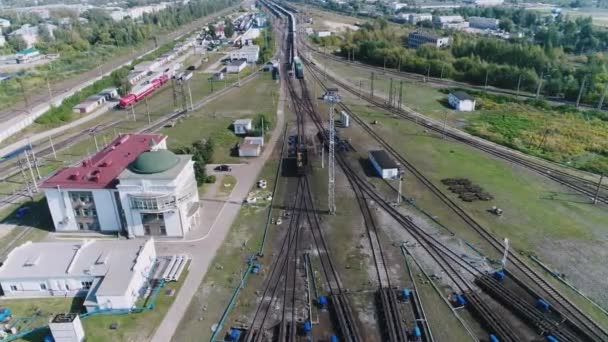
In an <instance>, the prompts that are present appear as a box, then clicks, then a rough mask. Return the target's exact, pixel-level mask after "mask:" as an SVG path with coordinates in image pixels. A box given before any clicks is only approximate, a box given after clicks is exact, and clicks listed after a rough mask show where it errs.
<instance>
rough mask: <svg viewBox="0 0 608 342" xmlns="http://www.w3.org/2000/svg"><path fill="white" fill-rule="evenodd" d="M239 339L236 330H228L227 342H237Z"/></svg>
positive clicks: (239, 333)
mask: <svg viewBox="0 0 608 342" xmlns="http://www.w3.org/2000/svg"><path fill="white" fill-rule="evenodd" d="M240 337H241V331H240V330H239V329H237V328H232V329H230V334H228V341H238V340H239V338H240Z"/></svg>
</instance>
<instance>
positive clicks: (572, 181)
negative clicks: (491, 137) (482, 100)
mask: <svg viewBox="0 0 608 342" xmlns="http://www.w3.org/2000/svg"><path fill="white" fill-rule="evenodd" d="M303 60H305V58H303ZM308 62H309V61H308ZM308 65H309V68H314V69H316V70H317V71H318V72H320V73H322V71H321V70H320V68H319V67H318V66H315V65H312V64H310V63H308ZM324 76H325V77H326V78H327V79H328V80H329V81H331V82H332V83H334V84H336V85H338V86H340V87H341V88H343V89H345V90H347V91H348V92H350V93H352V94H354V95H356V96H358V97H360V98H361V99H363V100H365V101H367V102H369V103H370V104H372V105H374V106H377V107H379V108H382V109H384V110H387V111H388V112H390V113H392V114H394V115H397V116H399V117H401V118H404V119H406V120H409V121H411V122H415V123H416V124H419V125H421V126H423V127H425V129H427V130H431V131H434V132H436V133H437V134H440V135H442V136H445V137H449V138H451V139H453V140H455V141H458V142H461V143H464V144H466V145H469V146H471V147H474V148H476V149H479V150H482V151H484V152H486V153H488V154H490V155H493V156H495V157H497V158H500V159H503V160H506V161H508V162H510V163H513V164H516V165H519V166H521V167H524V168H526V169H528V170H531V171H534V172H535V173H537V174H539V175H542V176H543V177H546V178H549V179H551V180H553V181H555V182H557V183H559V184H562V185H564V186H566V187H568V188H570V189H572V190H575V191H576V192H578V193H581V194H584V195H585V196H587V197H589V198H590V199H593V198H595V195H596V193H598V185H599V184H598V183H597V182H595V181H591V180H589V179H586V178H583V177H580V176H576V175H573V174H570V173H568V172H565V171H562V170H560V166H559V165H556V166H555V167H549V166H547V165H548V164H550V163H551V162H548V161H547V162H546V163H541V162H538V161H534V160H533V159H530V158H527V157H525V156H522V154H521V153H519V152H515V151H511V150H507V149H506V148H504V147H499V146H496V145H495V144H493V143H490V142H481V141H480V140H478V139H473V138H471V137H470V136H468V135H466V134H464V133H459V132H456V131H453V130H451V129H444V128H441V127H438V126H437V125H434V124H433V123H432V122H430V121H428V120H425V119H423V117H424V116H423V115H421V114H418V113H416V112H414V111H413V110H412V109H409V108H406V107H404V108H402V109H400V108H395V107H393V106H390V105H388V104H387V103H386V102H385V100H384V99H381V98H378V97H376V96H371V95H369V94H367V93H364V92H362V91H359V90H358V89H356V88H355V87H354V86H352V85H350V84H347V83H346V82H343V81H341V80H338V79H336V78H335V77H333V76H331V75H329V74H324ZM599 190H600V191H599V193H598V197H597V199H598V202H602V203H605V204H608V185H601V186H600V188H599Z"/></svg>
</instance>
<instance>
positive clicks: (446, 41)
mask: <svg viewBox="0 0 608 342" xmlns="http://www.w3.org/2000/svg"><path fill="white" fill-rule="evenodd" d="M425 44H431V45H433V46H435V47H438V48H440V47H444V46H448V45H450V37H440V36H438V35H436V34H432V33H428V32H418V31H416V32H411V33H410V34H409V36H408V38H407V46H408V47H409V48H412V49H417V48H419V47H421V46H422V45H425Z"/></svg>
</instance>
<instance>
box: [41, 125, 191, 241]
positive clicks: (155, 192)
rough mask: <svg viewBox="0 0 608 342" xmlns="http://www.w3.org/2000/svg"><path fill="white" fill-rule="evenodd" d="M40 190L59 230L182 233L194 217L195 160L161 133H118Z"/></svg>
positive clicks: (172, 235)
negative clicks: (170, 144) (178, 150)
mask: <svg viewBox="0 0 608 342" xmlns="http://www.w3.org/2000/svg"><path fill="white" fill-rule="evenodd" d="M41 188H42V189H43V190H44V193H45V196H46V199H47V203H48V206H49V210H50V212H51V216H52V219H53V224H54V226H55V230H56V231H58V232H70V231H99V232H104V233H118V232H124V233H125V234H126V235H127V236H128V237H136V236H168V237H183V236H184V235H185V234H186V233H187V232H188V231H189V230H191V229H192V228H194V227H195V226H196V225H197V224H198V220H199V212H198V208H199V199H198V190H197V184H196V180H195V178H194V162H193V161H192V158H191V156H190V155H175V154H174V153H172V152H171V151H169V150H167V145H166V136H163V135H156V134H127V135H121V136H119V137H117V138H116V139H115V140H114V141H112V142H111V143H110V144H109V145H107V146H106V147H104V148H103V149H102V150H100V151H99V152H97V153H96V154H94V155H92V156H90V157H88V158H87V159H85V160H83V161H82V163H80V164H79V165H76V166H71V167H65V168H62V169H60V170H59V171H57V172H56V173H55V174H53V175H52V176H51V177H50V178H48V179H47V180H45V181H44V182H43V183H42V185H41Z"/></svg>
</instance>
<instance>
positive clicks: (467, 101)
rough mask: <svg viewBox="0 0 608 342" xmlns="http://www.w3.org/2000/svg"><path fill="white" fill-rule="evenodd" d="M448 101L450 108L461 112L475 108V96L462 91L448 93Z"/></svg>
mask: <svg viewBox="0 0 608 342" xmlns="http://www.w3.org/2000/svg"><path fill="white" fill-rule="evenodd" d="M448 102H449V103H450V106H452V108H454V109H456V110H458V111H461V112H472V111H474V110H475V98H473V97H472V96H471V95H469V94H467V93H465V92H464V91H455V92H452V93H450V95H448Z"/></svg>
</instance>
